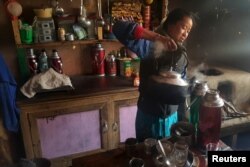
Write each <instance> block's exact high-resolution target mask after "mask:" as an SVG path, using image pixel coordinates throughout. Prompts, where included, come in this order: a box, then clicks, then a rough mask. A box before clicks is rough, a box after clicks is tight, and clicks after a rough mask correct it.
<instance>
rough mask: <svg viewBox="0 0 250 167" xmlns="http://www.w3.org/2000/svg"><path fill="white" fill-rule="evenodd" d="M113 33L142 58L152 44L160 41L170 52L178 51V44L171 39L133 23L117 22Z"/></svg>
mask: <svg viewBox="0 0 250 167" xmlns="http://www.w3.org/2000/svg"><path fill="white" fill-rule="evenodd" d="M113 33H114V34H115V36H116V38H117V39H118V40H119V41H120V42H121V43H122V44H124V45H125V46H126V47H128V48H129V49H130V50H131V51H133V52H135V53H136V54H137V55H138V56H140V57H142V58H143V57H146V56H147V54H148V53H149V52H148V51H149V45H150V43H151V42H156V41H159V42H161V43H162V44H163V45H164V47H165V48H166V49H167V50H169V51H173V50H176V49H177V45H176V43H175V42H174V41H173V40H172V39H171V38H170V37H166V36H163V35H160V34H158V33H155V32H153V31H150V30H147V29H144V28H143V27H141V26H139V25H138V24H136V23H134V22H131V21H117V22H116V23H115V24H114V26H113Z"/></svg>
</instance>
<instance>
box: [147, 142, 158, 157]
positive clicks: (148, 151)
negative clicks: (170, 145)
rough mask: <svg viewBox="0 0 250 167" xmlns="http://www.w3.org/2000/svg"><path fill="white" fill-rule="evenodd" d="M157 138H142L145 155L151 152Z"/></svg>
mask: <svg viewBox="0 0 250 167" xmlns="http://www.w3.org/2000/svg"><path fill="white" fill-rule="evenodd" d="M156 144H157V140H156V139H153V138H147V139H145V140H144V146H145V153H146V154H147V155H151V154H152V150H153V147H154V146H156Z"/></svg>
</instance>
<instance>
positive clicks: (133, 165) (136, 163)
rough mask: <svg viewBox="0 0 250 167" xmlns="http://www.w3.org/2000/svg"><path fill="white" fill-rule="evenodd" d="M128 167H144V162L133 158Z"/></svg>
mask: <svg viewBox="0 0 250 167" xmlns="http://www.w3.org/2000/svg"><path fill="white" fill-rule="evenodd" d="M129 167H144V161H143V159H141V158H135V157H133V158H132V159H131V160H130V161H129Z"/></svg>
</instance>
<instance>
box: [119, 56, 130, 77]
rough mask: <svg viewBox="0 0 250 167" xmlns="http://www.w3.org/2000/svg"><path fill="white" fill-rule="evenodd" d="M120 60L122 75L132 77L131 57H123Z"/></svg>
mask: <svg viewBox="0 0 250 167" xmlns="http://www.w3.org/2000/svg"><path fill="white" fill-rule="evenodd" d="M119 61H120V75H121V76H124V77H131V75H132V67H131V59H130V58H122V59H120V60H119Z"/></svg>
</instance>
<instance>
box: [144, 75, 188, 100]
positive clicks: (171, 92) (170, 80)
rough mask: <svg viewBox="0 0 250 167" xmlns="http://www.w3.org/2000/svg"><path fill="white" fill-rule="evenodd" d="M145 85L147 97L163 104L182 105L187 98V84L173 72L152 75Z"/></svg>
mask: <svg viewBox="0 0 250 167" xmlns="http://www.w3.org/2000/svg"><path fill="white" fill-rule="evenodd" d="M147 84H148V85H147V93H148V95H149V96H151V97H154V99H156V100H157V101H160V102H162V103H165V104H172V105H176V104H180V103H184V101H185V99H186V97H187V96H188V84H187V82H186V81H184V80H183V79H182V78H181V76H180V74H178V73H177V72H175V71H166V72H161V73H160V74H159V75H153V76H151V77H150V78H149V80H148V83H147Z"/></svg>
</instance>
